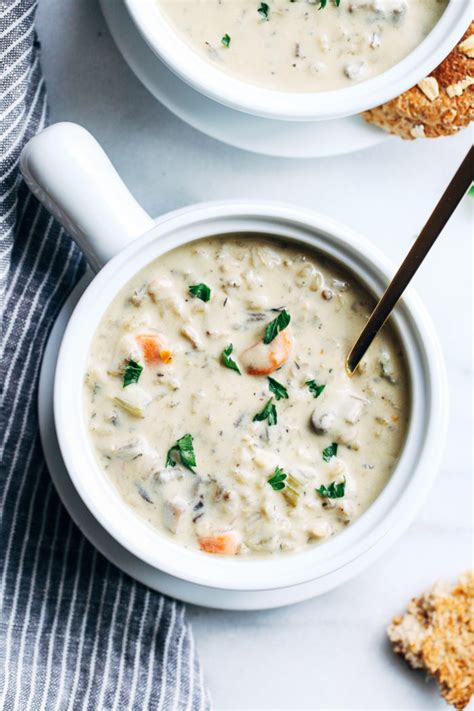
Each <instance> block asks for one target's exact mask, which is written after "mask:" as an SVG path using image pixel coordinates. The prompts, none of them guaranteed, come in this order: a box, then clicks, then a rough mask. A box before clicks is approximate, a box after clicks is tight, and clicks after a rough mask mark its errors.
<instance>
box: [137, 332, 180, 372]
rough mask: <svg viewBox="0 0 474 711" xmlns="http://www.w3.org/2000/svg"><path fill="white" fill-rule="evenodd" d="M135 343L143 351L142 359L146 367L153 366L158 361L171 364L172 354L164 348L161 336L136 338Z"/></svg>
mask: <svg viewBox="0 0 474 711" xmlns="http://www.w3.org/2000/svg"><path fill="white" fill-rule="evenodd" d="M137 343H138V344H139V346H140V348H141V349H142V351H143V357H144V359H145V363H146V364H147V365H154V364H156V363H159V362H160V361H162V362H163V363H171V361H172V360H173V354H172V352H171V351H170V350H169V349H168V348H167V347H166V346H165V342H164V338H163V337H162V336H157V335H150V336H137Z"/></svg>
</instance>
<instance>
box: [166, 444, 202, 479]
mask: <svg viewBox="0 0 474 711" xmlns="http://www.w3.org/2000/svg"><path fill="white" fill-rule="evenodd" d="M173 454H177V455H179V457H180V459H181V464H182V465H183V467H186V468H187V469H190V470H191V471H192V472H193V474H195V473H196V472H195V471H194V469H193V467H195V466H196V455H195V454H194V448H193V436H192V435H190V434H185V435H183V437H181V438H180V439H178V441H177V442H176V444H175V445H174V446H173V447H171V449H169V450H168V454H167V455H166V466H167V467H175V466H176V459H175V458H174V457H173Z"/></svg>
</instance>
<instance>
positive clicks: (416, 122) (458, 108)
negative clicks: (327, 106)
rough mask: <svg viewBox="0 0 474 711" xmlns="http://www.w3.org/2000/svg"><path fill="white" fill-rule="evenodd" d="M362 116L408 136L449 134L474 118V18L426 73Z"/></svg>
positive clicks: (457, 130)
mask: <svg viewBox="0 0 474 711" xmlns="http://www.w3.org/2000/svg"><path fill="white" fill-rule="evenodd" d="M362 116H363V117H364V118H365V120H366V121H368V122H369V123H373V124H375V125H377V126H379V127H380V128H383V129H384V130H385V131H388V133H393V134H395V135H397V136H400V137H401V138H405V139H408V140H413V139H414V138H436V137H438V136H449V135H452V134H455V133H458V132H459V130H460V129H461V128H465V127H466V126H468V125H469V123H470V122H471V121H474V22H471V24H470V26H469V27H468V29H467V32H466V33H465V34H464V36H463V38H462V39H461V41H460V42H459V43H458V45H457V46H456V47H455V48H454V49H453V50H452V52H450V54H448V56H447V57H446V59H445V60H444V61H443V62H441V64H440V65H439V66H438V67H436V69H434V70H433V71H432V72H431V74H430V76H429V77H425V79H422V81H420V82H419V83H418V84H417V85H416V86H414V87H413V88H412V89H409V90H408V91H405V92H404V93H403V94H401V95H400V96H398V97H397V98H396V99H392V100H391V101H387V102H386V103H385V104H382V105H381V106H377V107H376V108H375V109H370V110H369V111H365V112H364V113H363V114H362Z"/></svg>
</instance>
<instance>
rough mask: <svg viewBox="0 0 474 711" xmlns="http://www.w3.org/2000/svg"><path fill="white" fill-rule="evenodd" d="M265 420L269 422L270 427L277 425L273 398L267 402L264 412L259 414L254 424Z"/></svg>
mask: <svg viewBox="0 0 474 711" xmlns="http://www.w3.org/2000/svg"><path fill="white" fill-rule="evenodd" d="M263 420H268V426H269V427H271V426H272V425H276V423H277V421H278V417H277V411H276V407H275V405H274V403H273V398H272V397H271V398H270V400H269V401H268V402H267V404H266V405H265V407H264V408H263V410H260V412H257V414H256V415H255V417H254V418H253V420H252V422H262V421H263Z"/></svg>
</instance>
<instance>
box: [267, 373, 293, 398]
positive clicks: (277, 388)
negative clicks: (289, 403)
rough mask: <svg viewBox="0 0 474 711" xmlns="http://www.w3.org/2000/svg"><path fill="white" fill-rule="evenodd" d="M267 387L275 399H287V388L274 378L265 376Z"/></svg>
mask: <svg viewBox="0 0 474 711" xmlns="http://www.w3.org/2000/svg"><path fill="white" fill-rule="evenodd" d="M267 380H268V387H269V388H270V392H272V393H273V394H274V395H275V397H276V399H277V400H288V390H287V389H286V388H285V386H284V385H282V384H281V383H279V382H278V381H277V380H275V379H274V378H267Z"/></svg>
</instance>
